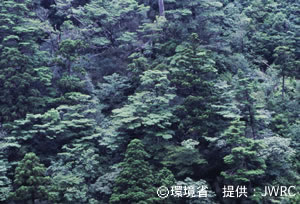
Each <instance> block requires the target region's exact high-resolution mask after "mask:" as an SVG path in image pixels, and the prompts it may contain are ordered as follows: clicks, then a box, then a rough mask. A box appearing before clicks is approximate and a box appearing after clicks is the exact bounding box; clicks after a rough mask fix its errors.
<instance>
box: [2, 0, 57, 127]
mask: <svg viewBox="0 0 300 204" xmlns="http://www.w3.org/2000/svg"><path fill="white" fill-rule="evenodd" d="M30 6H32V4H31V2H30V1H13V0H4V1H1V4H0V25H1V26H0V87H1V92H0V122H8V121H12V120H14V119H17V118H20V117H23V116H24V115H25V114H26V113H27V112H41V111H43V110H44V109H45V106H46V105H47V104H48V103H49V102H50V100H47V99H49V97H47V96H49V94H46V93H47V92H48V93H50V92H51V91H50V89H49V86H50V85H51V78H52V76H51V72H50V70H49V68H48V67H47V64H46V61H45V59H46V56H47V55H46V53H45V52H41V51H39V45H38V43H37V42H38V41H39V39H41V38H43V37H44V32H43V29H42V28H43V24H42V23H41V22H40V21H39V20H37V19H36V18H35V15H34V13H33V12H32V10H30V9H29V7H30Z"/></svg>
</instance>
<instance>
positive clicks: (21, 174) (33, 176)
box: [12, 152, 50, 204]
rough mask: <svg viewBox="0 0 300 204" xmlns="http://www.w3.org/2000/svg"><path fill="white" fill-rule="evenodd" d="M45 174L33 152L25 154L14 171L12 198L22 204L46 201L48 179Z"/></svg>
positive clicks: (44, 169) (42, 166)
mask: <svg viewBox="0 0 300 204" xmlns="http://www.w3.org/2000/svg"><path fill="white" fill-rule="evenodd" d="M45 173H46V168H45V167H44V165H43V164H41V163H40V161H39V158H38V157H37V156H36V155H35V154H34V153H33V152H30V153H27V154H26V155H25V156H24V158H23V159H22V161H20V162H19V164H18V166H17V168H16V170H15V179H14V185H15V191H14V192H13V194H12V198H13V199H14V200H20V201H22V202H28V201H31V203H32V204H34V203H36V200H40V201H43V200H47V199H48V185H49V182H50V178H49V177H47V176H46V175H45Z"/></svg>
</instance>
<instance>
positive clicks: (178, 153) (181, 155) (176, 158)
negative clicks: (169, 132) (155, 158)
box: [162, 139, 207, 177]
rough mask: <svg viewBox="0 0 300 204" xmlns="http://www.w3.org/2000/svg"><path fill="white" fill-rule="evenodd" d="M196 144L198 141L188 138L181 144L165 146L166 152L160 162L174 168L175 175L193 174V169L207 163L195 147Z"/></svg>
mask: <svg viewBox="0 0 300 204" xmlns="http://www.w3.org/2000/svg"><path fill="white" fill-rule="evenodd" d="M198 144H199V142H197V141H194V140H192V139H189V140H186V141H183V142H182V143H181V146H175V145H170V146H167V147H166V148H167V154H166V156H165V158H164V160H163V161H162V164H164V165H165V166H167V167H169V168H170V169H172V170H173V169H174V172H175V173H176V174H175V175H176V176H178V177H183V176H193V174H194V169H196V168H198V169H199V168H201V165H203V164H206V163H207V161H206V160H205V159H204V157H203V155H201V154H200V153H199V151H198V149H197V148H195V146H196V145H198Z"/></svg>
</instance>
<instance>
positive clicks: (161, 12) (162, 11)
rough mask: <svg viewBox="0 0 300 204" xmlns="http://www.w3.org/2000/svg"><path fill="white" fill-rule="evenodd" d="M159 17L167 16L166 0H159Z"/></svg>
mask: <svg viewBox="0 0 300 204" xmlns="http://www.w3.org/2000/svg"><path fill="white" fill-rule="evenodd" d="M158 6H159V16H165V4H164V0H158Z"/></svg>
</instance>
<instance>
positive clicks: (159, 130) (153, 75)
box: [104, 70, 175, 144]
mask: <svg viewBox="0 0 300 204" xmlns="http://www.w3.org/2000/svg"><path fill="white" fill-rule="evenodd" d="M168 74H169V72H168V71H160V70H148V71H145V72H144V73H143V75H141V76H140V77H141V86H140V89H139V91H138V92H136V93H135V94H134V95H132V96H129V97H128V104H126V105H124V106H123V107H122V108H119V109H114V110H113V111H112V113H113V116H112V117H113V120H112V122H113V127H112V128H115V129H114V130H105V132H106V134H107V135H104V137H110V138H111V139H105V138H104V140H105V141H109V140H110V143H115V144H118V143H119V142H120V141H123V142H124V137H125V138H126V140H127V141H128V137H140V138H145V139H146V140H147V141H149V142H151V141H153V140H154V141H158V140H159V139H160V138H162V139H165V140H168V139H171V138H172V137H173V135H174V132H173V131H172V130H171V129H170V127H171V126H172V123H173V122H175V117H174V115H173V113H172V112H173V107H172V106H170V104H171V101H172V100H173V99H174V97H175V95H174V94H173V89H172V88H171V87H170V81H169V80H168ZM108 131H111V134H109V133H110V132H108ZM104 134H105V133H104ZM123 135H124V136H123ZM122 136H123V137H122Z"/></svg>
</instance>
